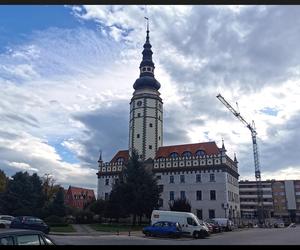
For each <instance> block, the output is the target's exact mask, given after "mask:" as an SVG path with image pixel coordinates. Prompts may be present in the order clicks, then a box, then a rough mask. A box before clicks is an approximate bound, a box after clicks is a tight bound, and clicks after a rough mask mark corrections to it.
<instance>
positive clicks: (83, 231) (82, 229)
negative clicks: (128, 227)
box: [49, 224, 143, 236]
mask: <svg viewBox="0 0 300 250" xmlns="http://www.w3.org/2000/svg"><path fill="white" fill-rule="evenodd" d="M72 226H73V228H74V229H75V230H76V232H51V231H50V233H49V235H64V236H67V235H69V236H72V235H73V236H76V235H77V236H99V235H126V236H142V235H143V233H142V232H141V231H130V232H126V231H122V232H119V233H116V232H103V231H96V230H94V229H93V228H91V227H90V226H88V225H85V224H72Z"/></svg>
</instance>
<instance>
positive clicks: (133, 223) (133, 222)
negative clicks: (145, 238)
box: [132, 214, 136, 226]
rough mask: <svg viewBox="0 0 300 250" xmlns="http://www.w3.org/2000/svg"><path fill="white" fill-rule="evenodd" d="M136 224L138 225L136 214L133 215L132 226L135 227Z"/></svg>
mask: <svg viewBox="0 0 300 250" xmlns="http://www.w3.org/2000/svg"><path fill="white" fill-rule="evenodd" d="M135 223H136V214H134V215H133V219H132V225H133V226H135Z"/></svg>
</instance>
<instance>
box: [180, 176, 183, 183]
mask: <svg viewBox="0 0 300 250" xmlns="http://www.w3.org/2000/svg"><path fill="white" fill-rule="evenodd" d="M180 183H184V175H180Z"/></svg>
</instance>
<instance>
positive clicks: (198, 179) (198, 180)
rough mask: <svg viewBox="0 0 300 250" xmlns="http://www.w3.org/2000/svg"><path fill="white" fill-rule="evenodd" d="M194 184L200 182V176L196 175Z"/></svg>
mask: <svg viewBox="0 0 300 250" xmlns="http://www.w3.org/2000/svg"><path fill="white" fill-rule="evenodd" d="M196 182H201V174H196Z"/></svg>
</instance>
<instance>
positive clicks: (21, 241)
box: [16, 234, 40, 245]
mask: <svg viewBox="0 0 300 250" xmlns="http://www.w3.org/2000/svg"><path fill="white" fill-rule="evenodd" d="M16 238H17V242H18V245H40V239H39V236H38V235H37V234H28V235H17V236H16Z"/></svg>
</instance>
